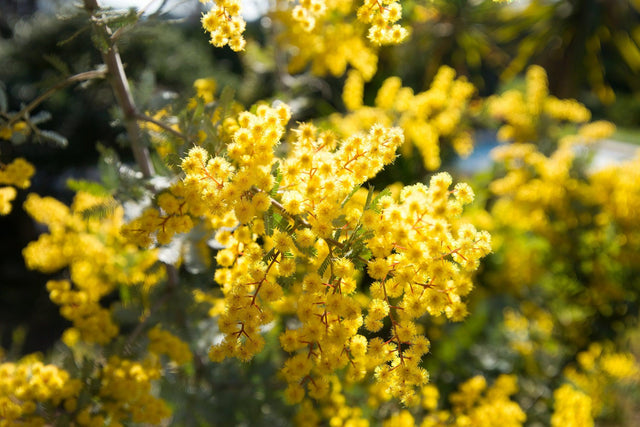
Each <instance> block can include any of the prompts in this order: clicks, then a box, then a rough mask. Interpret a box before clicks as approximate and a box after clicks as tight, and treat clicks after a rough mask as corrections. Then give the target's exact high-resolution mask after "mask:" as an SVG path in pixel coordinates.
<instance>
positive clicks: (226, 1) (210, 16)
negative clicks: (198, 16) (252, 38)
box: [200, 0, 247, 52]
mask: <svg viewBox="0 0 640 427" xmlns="http://www.w3.org/2000/svg"><path fill="white" fill-rule="evenodd" d="M200 1H201V2H202V3H209V1H210V0H200ZM201 21H202V27H203V28H204V29H205V30H206V31H208V32H209V33H210V36H211V40H210V42H211V44H212V45H214V46H215V47H223V46H226V45H229V47H230V48H231V49H232V50H234V51H236V52H237V51H241V50H244V47H245V45H246V43H247V42H246V40H245V39H244V36H243V33H244V29H245V27H246V25H247V23H246V22H245V21H244V19H243V18H242V15H241V14H240V0H214V2H213V5H212V6H211V10H209V11H208V12H207V13H205V14H204V15H202V20H201Z"/></svg>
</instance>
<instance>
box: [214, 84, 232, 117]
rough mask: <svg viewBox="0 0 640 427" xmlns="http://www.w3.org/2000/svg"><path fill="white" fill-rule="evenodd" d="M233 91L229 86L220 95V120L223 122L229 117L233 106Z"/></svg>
mask: <svg viewBox="0 0 640 427" xmlns="http://www.w3.org/2000/svg"><path fill="white" fill-rule="evenodd" d="M235 94H236V93H235V90H233V88H232V87H231V86H225V87H224V88H223V89H222V93H220V100H219V101H218V103H219V104H220V109H221V111H220V120H224V119H225V118H227V116H228V115H229V110H230V109H231V106H232V105H233V99H234V97H235Z"/></svg>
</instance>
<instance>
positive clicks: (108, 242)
mask: <svg viewBox="0 0 640 427" xmlns="http://www.w3.org/2000/svg"><path fill="white" fill-rule="evenodd" d="M105 201H106V200H105V199H104V198H98V197H95V196H91V195H89V194H87V193H82V192H80V193H78V194H77V195H76V197H75V199H74V201H73V204H72V205H71V208H69V207H67V206H66V205H64V204H63V203H61V202H59V201H57V200H55V199H53V198H51V197H44V198H42V197H39V196H38V195H36V194H30V195H29V196H28V197H27V200H26V202H25V206H24V208H25V210H26V212H27V213H28V214H29V215H31V216H32V217H33V218H34V219H35V220H36V221H38V222H41V223H44V224H46V225H47V226H48V227H49V233H46V234H42V235H41V236H40V237H39V239H38V240H37V241H35V242H31V243H29V245H27V247H26V248H25V249H24V250H23V256H24V259H25V262H26V264H27V267H28V268H30V269H34V270H39V271H42V272H45V273H52V272H55V271H57V270H60V269H62V268H65V267H68V268H69V274H70V278H71V280H70V281H69V280H61V281H55V280H52V281H50V282H49V283H47V289H48V290H49V295H50V297H51V300H52V301H53V302H54V303H56V304H58V305H60V313H61V314H62V316H63V317H65V318H67V319H69V320H71V321H72V322H73V327H74V328H75V330H77V331H78V332H79V334H80V338H82V339H83V340H84V341H87V342H96V343H100V344H104V343H107V342H108V341H110V340H111V339H112V338H113V337H114V336H116V335H117V333H118V327H117V325H116V324H115V323H114V322H113V320H112V319H111V313H110V311H109V310H108V309H106V308H103V307H101V305H100V299H101V298H102V297H103V296H105V295H107V294H109V293H110V292H112V291H113V290H114V289H117V287H118V286H132V285H141V286H142V288H143V289H148V288H149V287H150V286H152V285H153V284H155V283H156V282H157V281H158V280H159V279H160V274H161V273H162V272H161V271H160V272H154V271H152V270H151V268H152V267H153V265H154V263H155V262H156V260H157V258H156V254H155V252H153V251H140V249H138V248H137V247H135V246H134V245H131V244H128V243H127V242H126V241H125V239H124V238H123V237H122V236H121V235H120V227H121V226H122V224H123V209H122V208H121V207H120V206H118V207H117V208H115V210H114V211H113V212H111V213H110V214H108V215H107V216H106V217H105V218H93V219H91V218H90V219H85V218H84V217H83V212H84V211H85V210H87V209H90V208H92V207H95V206H96V205H97V204H99V203H101V202H105ZM72 283H73V285H72Z"/></svg>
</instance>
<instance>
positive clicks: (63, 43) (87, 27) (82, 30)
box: [56, 25, 90, 46]
mask: <svg viewBox="0 0 640 427" xmlns="http://www.w3.org/2000/svg"><path fill="white" fill-rule="evenodd" d="M89 28H90V27H89V25H85V26H84V27H82V28H80V29H79V30H78V31H76V32H75V33H73V34H71V35H70V36H69V37H67V38H66V39H64V40H61V41H59V42H58V43H56V45H57V46H64V45H65V44H67V43H69V42H71V41H73V40H74V39H75V38H76V37H78V36H79V35H80V34H82V33H84V32H85V31H87V30H88V29H89Z"/></svg>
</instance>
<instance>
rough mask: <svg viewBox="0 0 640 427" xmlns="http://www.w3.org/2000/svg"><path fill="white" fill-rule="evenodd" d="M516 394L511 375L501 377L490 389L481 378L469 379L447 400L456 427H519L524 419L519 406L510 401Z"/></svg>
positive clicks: (514, 379) (515, 386) (514, 383)
mask: <svg viewBox="0 0 640 427" xmlns="http://www.w3.org/2000/svg"><path fill="white" fill-rule="evenodd" d="M517 391H518V385H517V379H516V377H515V376H514V375H500V376H499V377H498V378H497V379H496V380H495V382H494V384H493V386H492V387H490V388H487V383H486V380H485V379H484V378H483V377H480V376H476V377H473V378H471V379H470V380H468V381H467V382H465V383H463V384H461V385H460V387H459V391H458V392H456V393H452V394H451V396H450V400H451V404H452V405H453V409H452V412H453V415H454V416H455V417H456V425H459V426H476V425H490V426H505V427H511V426H513V427H515V426H521V425H522V424H523V423H524V422H525V420H526V419H527V417H526V415H525V413H524V411H523V410H522V409H521V408H520V406H518V404H517V403H515V402H513V401H511V400H510V399H509V397H510V396H512V395H513V394H515V393H516V392H517Z"/></svg>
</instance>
